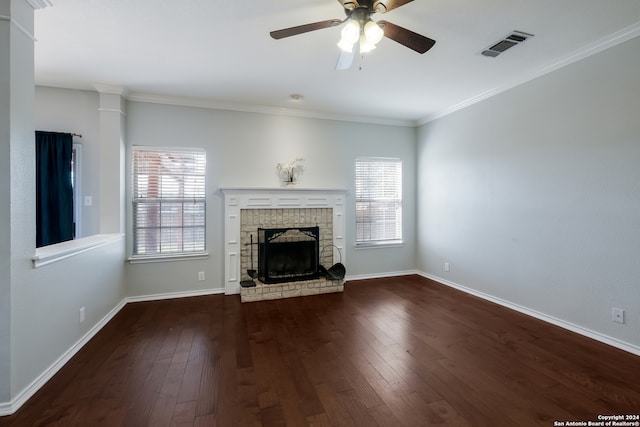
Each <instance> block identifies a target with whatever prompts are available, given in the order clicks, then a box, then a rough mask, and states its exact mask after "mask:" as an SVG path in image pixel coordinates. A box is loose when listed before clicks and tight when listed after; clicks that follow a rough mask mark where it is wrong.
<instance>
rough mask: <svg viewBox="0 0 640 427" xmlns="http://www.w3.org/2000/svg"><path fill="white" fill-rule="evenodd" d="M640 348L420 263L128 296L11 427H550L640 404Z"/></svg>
mask: <svg viewBox="0 0 640 427" xmlns="http://www.w3.org/2000/svg"><path fill="white" fill-rule="evenodd" d="M639 380H640V357H638V356H634V355H632V354H629V353H625V352H623V351H621V350H618V349H615V348H612V347H609V346H607V345H605V344H601V343H598V342H596V341H592V340H590V339H588V338H585V337H581V336H579V335H576V334H573V333H571V332H568V331H565V330H563V329H560V328H557V327H554V326H551V325H549V324H546V323H544V322H541V321H538V320H536V319H533V318H530V317H527V316H525V315H522V314H519V313H517V312H514V311H511V310H508V309H505V308H502V307H500V306H497V305H494V304H492V303H489V302H486V301H483V300H481V299H478V298H475V297H473V296H470V295H467V294H464V293H461V292H458V291H456V290H453V289H450V288H447V287H445V286H442V285H439V284H436V283H434V282H431V281H429V280H427V279H424V278H421V277H418V276H406V277H397V278H388V279H375V280H367V281H358V282H349V283H347V284H346V286H345V292H344V293H343V294H328V295H319V296H311V297H302V298H293V299H287V300H279V301H268V302H259V303H248V304H241V303H240V298H239V296H223V295H213V296H205V297H195V298H184V299H176V300H165V301H157V302H149V303H134V304H128V305H127V306H126V307H125V308H124V309H122V311H121V312H120V313H118V315H117V316H116V317H115V318H114V319H113V320H112V321H111V322H110V323H109V324H108V325H107V326H105V328H104V329H103V330H102V331H101V332H100V333H99V334H98V335H96V336H95V337H94V338H93V339H92V340H91V341H90V342H89V343H88V344H87V345H86V346H85V347H84V348H83V349H82V350H81V351H80V352H79V353H78V354H77V355H76V356H75V357H74V358H73V359H72V360H71V361H70V362H69V363H68V364H67V365H66V366H65V367H64V368H63V369H61V370H60V372H59V373H58V374H57V375H55V376H54V377H53V378H52V379H51V380H50V381H49V382H48V383H47V384H46V385H45V386H44V387H43V388H42V389H41V390H40V391H39V392H38V393H37V394H36V395H35V396H34V397H33V398H32V399H31V400H29V401H28V402H27V403H26V404H25V405H24V406H23V407H22V408H21V409H20V410H19V411H18V412H17V413H16V414H14V415H12V416H10V417H2V418H0V426H7V425H10V426H163V425H167V426H168V425H175V426H224V427H226V426H284V425H287V426H296V427H297V426H306V425H309V426H378V425H379V426H394V427H398V426H428V425H456V426H465V425H467V426H484V425H486V426H502V425H504V426H533V425H542V426H553V425H554V421H561V422H565V421H585V422H586V421H597V417H598V415H615V414H638V413H639V412H640V383H639Z"/></svg>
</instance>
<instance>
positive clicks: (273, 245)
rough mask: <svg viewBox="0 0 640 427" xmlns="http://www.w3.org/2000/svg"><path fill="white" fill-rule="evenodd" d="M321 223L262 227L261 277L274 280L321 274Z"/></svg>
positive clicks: (259, 231) (262, 280) (259, 244)
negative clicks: (315, 224) (312, 225)
mask: <svg viewBox="0 0 640 427" xmlns="http://www.w3.org/2000/svg"><path fill="white" fill-rule="evenodd" d="M319 241H320V230H319V227H317V226H316V227H292V228H258V279H259V280H260V281H261V282H262V283H266V284H273V283H283V282H294V281H301V280H313V279H317V278H318V277H319V273H318V264H319Z"/></svg>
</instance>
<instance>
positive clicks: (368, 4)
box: [270, 0, 436, 70]
mask: <svg viewBox="0 0 640 427" xmlns="http://www.w3.org/2000/svg"><path fill="white" fill-rule="evenodd" d="M412 1H413V0H383V1H377V0H338V2H339V3H340V4H341V5H342V7H343V9H344V13H345V15H346V16H347V17H346V18H345V19H344V20H339V19H330V20H327V21H320V22H315V23H311V24H305V25H298V26H296V27H290V28H284V29H282V30H276V31H271V33H270V34H271V37H272V38H274V39H276V40H279V39H281V38H285V37H291V36H295V35H298V34H302V33H307V32H309V31H315V30H320V29H323V28H329V27H335V26H338V25H341V24H343V23H345V22H346V24H345V26H344V28H343V29H342V32H341V34H340V35H341V38H340V41H339V42H338V47H339V48H340V49H341V50H342V52H344V53H348V54H352V53H354V46H356V43H358V42H359V45H358V51H359V52H360V53H362V54H363V53H367V52H370V51H371V50H373V49H375V48H376V45H377V44H378V43H379V42H380V40H382V39H383V38H384V37H387V38H389V39H391V40H393V41H395V42H397V43H400V44H401V45H404V46H406V47H408V48H409V49H412V50H414V51H416V52H418V53H425V52H426V51H427V50H429V49H431V48H432V47H433V45H434V44H435V43H436V41H435V40H433V39H430V38H428V37H425V36H423V35H421V34H418V33H414V32H413V31H410V30H407V29H406V28H402V27H400V26H398V25H395V24H392V23H390V22H387V21H379V22H374V21H373V20H372V19H371V16H372V15H373V14H374V13H386V12H388V11H390V10H393V9H396V8H398V7H400V6H403V5H405V4H407V3H410V2H412ZM353 56H354V55H348V56H345V55H343V54H341V57H340V58H339V60H338V64H339V65H337V66H336V69H339V70H343V69H346V68H349V66H350V65H351V61H352V60H353ZM345 58H346V59H345Z"/></svg>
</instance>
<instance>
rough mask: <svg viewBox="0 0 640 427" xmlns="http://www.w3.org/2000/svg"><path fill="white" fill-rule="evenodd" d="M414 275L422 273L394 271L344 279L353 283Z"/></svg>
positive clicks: (416, 271)
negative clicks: (355, 281)
mask: <svg viewBox="0 0 640 427" xmlns="http://www.w3.org/2000/svg"><path fill="white" fill-rule="evenodd" d="M412 274H420V273H419V272H418V270H404V271H392V272H387V273H371V274H358V275H355V276H349V275H347V276H346V277H345V278H344V281H345V282H351V281H354V280H367V279H382V278H385V277H397V276H410V275H412Z"/></svg>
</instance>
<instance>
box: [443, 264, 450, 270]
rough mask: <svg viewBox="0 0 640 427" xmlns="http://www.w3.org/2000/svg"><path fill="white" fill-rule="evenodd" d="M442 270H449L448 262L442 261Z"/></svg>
mask: <svg viewBox="0 0 640 427" xmlns="http://www.w3.org/2000/svg"><path fill="white" fill-rule="evenodd" d="M444 271H450V269H449V263H448V262H445V263H444Z"/></svg>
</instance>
